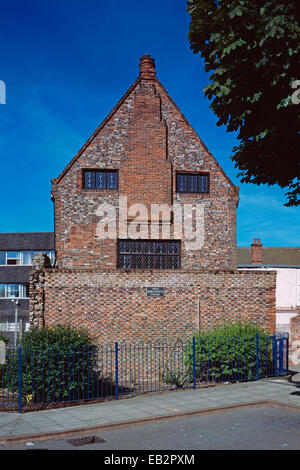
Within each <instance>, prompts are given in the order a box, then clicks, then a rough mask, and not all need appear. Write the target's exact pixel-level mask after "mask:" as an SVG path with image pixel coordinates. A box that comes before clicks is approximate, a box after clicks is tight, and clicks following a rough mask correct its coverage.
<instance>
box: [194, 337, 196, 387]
mask: <svg viewBox="0 0 300 470" xmlns="http://www.w3.org/2000/svg"><path fill="white" fill-rule="evenodd" d="M193 388H194V389H195V388H196V341H195V337H193Z"/></svg>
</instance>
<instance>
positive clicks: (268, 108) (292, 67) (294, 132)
mask: <svg viewBox="0 0 300 470" xmlns="http://www.w3.org/2000/svg"><path fill="white" fill-rule="evenodd" d="M296 7H297V1H296V0H292V1H286V0H285V1H284V0H267V1H262V0H188V4H187V10H188V12H189V14H190V16H191V22H190V30H189V41H190V45H191V49H192V50H193V52H194V53H198V52H199V53H201V56H202V57H203V59H204V61H205V71H206V72H212V73H211V75H210V80H211V82H210V83H209V84H208V85H207V86H206V87H205V89H204V92H205V95H206V96H207V97H208V98H209V99H211V100H212V101H211V105H210V107H211V109H212V110H213V111H214V113H215V114H216V115H217V116H218V118H219V119H218V122H217V125H219V126H220V125H222V124H224V125H226V126H227V131H229V132H231V131H238V139H239V141H240V144H239V145H238V146H237V147H234V149H233V155H232V156H231V158H232V159H233V161H234V162H235V166H236V168H238V169H239V170H240V173H239V175H238V176H240V177H241V181H242V182H245V183H249V182H250V183H254V184H262V183H264V184H268V185H274V184H278V185H279V186H280V187H282V188H287V189H288V192H287V193H286V196H287V201H286V204H285V205H287V206H295V205H299V204H300V163H299V160H300V159H299V147H300V146H299V138H300V136H299V124H300V104H294V103H293V101H295V99H293V100H292V95H293V94H294V97H297V91H296V90H295V89H293V88H292V84H293V83H294V82H295V81H296V80H300V71H299V51H300V44H299V39H298V37H299V32H300V26H299V25H300V21H299V18H298V16H297V11H299V10H297V8H296ZM297 88H298V90H299V88H300V82H298V84H297ZM299 93H300V90H299Z"/></svg>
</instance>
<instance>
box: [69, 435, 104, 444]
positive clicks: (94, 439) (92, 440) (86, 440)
mask: <svg viewBox="0 0 300 470" xmlns="http://www.w3.org/2000/svg"><path fill="white" fill-rule="evenodd" d="M67 442H68V443H69V444H71V446H74V447H77V446H86V445H88V444H98V443H101V442H106V440H105V439H102V437H98V436H86V437H79V438H77V439H68V440H67Z"/></svg>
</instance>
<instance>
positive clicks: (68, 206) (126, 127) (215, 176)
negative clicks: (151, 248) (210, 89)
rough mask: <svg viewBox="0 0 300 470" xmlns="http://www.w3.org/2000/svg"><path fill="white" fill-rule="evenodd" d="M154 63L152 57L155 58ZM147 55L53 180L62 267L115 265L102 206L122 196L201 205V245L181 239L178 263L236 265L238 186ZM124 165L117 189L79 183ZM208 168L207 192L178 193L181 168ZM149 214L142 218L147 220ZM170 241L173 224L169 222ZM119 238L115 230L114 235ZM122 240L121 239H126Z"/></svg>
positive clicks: (188, 265)
mask: <svg viewBox="0 0 300 470" xmlns="http://www.w3.org/2000/svg"><path fill="white" fill-rule="evenodd" d="M151 60H152V62H151ZM151 60H150V59H149V57H146V58H142V60H141V69H140V75H139V77H138V79H137V80H136V81H135V82H134V84H133V86H132V87H131V88H130V89H129V90H128V92H127V93H126V94H125V95H124V97H123V98H122V99H121V100H120V102H119V103H118V104H117V106H116V107H115V108H114V109H113V111H112V112H111V113H110V114H109V115H108V117H107V118H106V119H105V121H104V122H103V123H102V124H101V125H100V127H99V128H98V129H97V130H96V132H95V133H94V134H93V135H92V137H91V138H90V139H89V140H88V142H87V143H86V144H85V145H84V147H83V148H82V149H81V150H80V152H79V153H78V154H77V155H76V156H75V157H74V159H73V160H72V161H71V162H70V164H69V165H68V166H67V167H66V169H65V170H64V171H63V172H62V173H61V175H60V176H59V177H58V178H56V179H54V180H53V181H52V183H53V188H52V196H53V200H54V210H55V240H56V250H57V266H58V267H60V268H68V269H85V268H97V269H99V268H100V269H115V268H116V267H117V256H116V251H117V242H116V240H106V241H99V239H97V236H96V227H97V223H98V221H99V217H98V216H97V214H96V212H97V208H98V207H99V205H100V204H101V203H105V202H107V203H110V204H112V205H113V206H115V208H116V210H117V209H118V203H119V196H126V197H127V198H128V204H129V205H131V204H133V203H143V204H145V205H146V206H147V207H149V206H150V204H153V203H160V204H163V203H165V204H169V205H171V204H173V203H177V204H179V205H180V206H182V205H183V204H184V203H194V204H195V203H197V204H199V203H201V204H202V205H203V207H204V246H203V248H201V250H194V251H191V250H188V249H187V244H186V240H185V239H184V237H183V238H182V258H181V266H182V268H183V269H186V270H189V269H190V270H195V271H197V270H199V269H202V268H209V269H224V268H225V269H234V268H235V267H236V233H235V230H236V219H235V214H236V207H237V203H238V188H237V187H235V186H234V185H233V184H232V183H231V181H230V180H229V178H228V177H227V176H226V175H225V173H224V172H223V170H222V169H221V168H220V166H219V165H218V163H217V162H216V160H215V159H214V157H213V156H212V155H211V154H210V152H209V151H208V149H207V148H206V147H205V145H204V144H203V142H202V141H201V139H200V138H199V137H198V135H197V134H196V133H195V131H194V130H193V129H192V127H191V126H190V124H189V123H188V122H187V120H186V119H185V118H184V116H183V115H182V114H181V112H180V110H179V108H178V107H177V106H176V105H175V103H174V102H173V100H172V99H171V97H170V96H169V95H168V93H167V92H166V90H165V89H164V87H163V86H162V84H161V83H160V82H159V80H158V79H157V78H156V76H155V69H154V61H153V59H151ZM88 168H90V169H117V170H119V188H118V189H116V190H109V191H105V190H91V189H83V187H82V171H83V170H84V169H88ZM178 171H185V172H207V173H209V175H210V192H209V194H196V195H195V194H182V193H176V172H178ZM148 222H149V219H147V220H146V221H145V223H146V224H148ZM170 230H171V238H172V236H173V235H172V231H173V226H171V227H170ZM117 238H118V233H117ZM121 238H123V237H121Z"/></svg>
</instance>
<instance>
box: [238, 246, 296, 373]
mask: <svg viewBox="0 0 300 470" xmlns="http://www.w3.org/2000/svg"><path fill="white" fill-rule="evenodd" d="M238 269H239V270H241V271H243V270H247V271H249V270H251V269H253V270H255V271H257V270H261V271H265V270H268V271H274V272H276V330H277V331H280V332H287V333H289V335H290V348H289V350H290V354H289V356H290V363H291V364H292V365H299V364H300V247H264V246H263V245H262V243H261V241H260V239H259V238H257V239H256V238H255V239H254V240H253V243H252V244H251V247H238Z"/></svg>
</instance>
